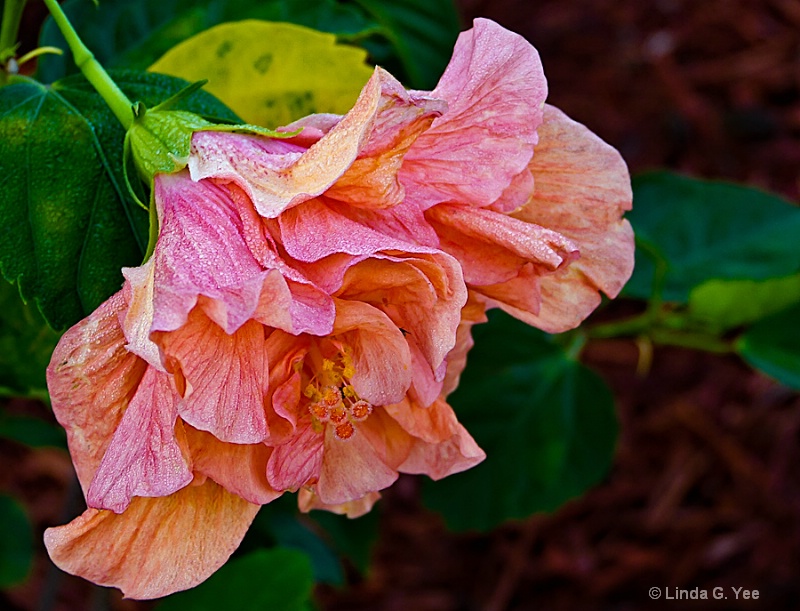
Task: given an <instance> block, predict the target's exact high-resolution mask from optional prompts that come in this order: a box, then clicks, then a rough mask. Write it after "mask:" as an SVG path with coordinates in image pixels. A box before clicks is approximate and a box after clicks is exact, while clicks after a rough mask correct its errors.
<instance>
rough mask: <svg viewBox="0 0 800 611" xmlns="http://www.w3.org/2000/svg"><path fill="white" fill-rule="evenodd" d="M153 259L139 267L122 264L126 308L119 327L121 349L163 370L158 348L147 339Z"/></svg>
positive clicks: (152, 281) (149, 324) (150, 307)
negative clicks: (123, 339)
mask: <svg viewBox="0 0 800 611" xmlns="http://www.w3.org/2000/svg"><path fill="white" fill-rule="evenodd" d="M153 264H154V260H153V258H152V257H151V258H150V259H149V260H148V261H147V263H145V264H144V265H141V266H139V267H123V268H122V275H123V276H124V277H125V283H124V284H123V285H122V292H123V294H124V295H125V301H126V302H127V303H128V309H127V310H126V311H125V312H124V317H123V318H122V329H123V331H124V332H125V339H127V340H128V343H127V344H126V345H125V348H127V349H128V351H129V352H132V353H133V354H135V355H137V356H139V357H141V358H143V359H144V360H145V361H147V363H148V364H149V365H150V366H152V367H155V368H156V369H158V370H159V371H166V368H165V367H164V363H163V360H162V355H161V350H159V348H158V346H157V345H156V344H155V343H153V340H151V339H150V329H151V327H152V326H153V315H154V312H153V287H154V278H155V276H154V272H155V266H154V265H153Z"/></svg>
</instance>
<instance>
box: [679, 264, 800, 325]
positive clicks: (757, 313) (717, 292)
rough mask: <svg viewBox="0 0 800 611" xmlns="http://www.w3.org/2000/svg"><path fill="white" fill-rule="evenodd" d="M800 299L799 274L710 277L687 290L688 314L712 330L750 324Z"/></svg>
mask: <svg viewBox="0 0 800 611" xmlns="http://www.w3.org/2000/svg"><path fill="white" fill-rule="evenodd" d="M797 302H800V274H795V275H794V276H787V277H786V278H775V279H772V280H761V281H756V280H709V281H707V282H704V283H703V284H701V285H700V286H698V287H696V288H694V289H692V292H691V293H689V314H690V315H691V317H692V318H694V319H695V320H697V321H700V322H702V323H703V324H704V325H706V326H707V327H710V328H714V329H720V330H725V329H731V328H733V327H739V326H742V325H746V324H750V323H753V322H756V321H758V320H761V319H762V318H766V317H767V316H769V315H771V314H775V313H776V312H780V311H781V310H783V309H785V308H787V307H789V306H790V305H792V304H794V303H797Z"/></svg>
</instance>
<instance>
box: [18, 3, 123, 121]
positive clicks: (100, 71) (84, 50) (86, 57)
mask: <svg viewBox="0 0 800 611" xmlns="http://www.w3.org/2000/svg"><path fill="white" fill-rule="evenodd" d="M44 3H45V4H46V5H47V9H48V10H49V11H50V14H51V15H52V16H53V19H54V20H55V22H56V25H57V26H58V29H59V30H61V33H62V34H63V35H64V39H65V40H66V41H67V44H68V45H69V48H70V50H71V51H72V55H73V57H74V58H75V65H76V66H78V69H79V70H80V71H81V73H83V75H84V76H85V77H86V79H87V80H88V81H89V82H90V83H91V84H92V86H93V87H94V88H95V90H96V91H97V93H99V94H100V97H102V98H103V100H104V101H105V103H106V104H108V107H109V108H110V109H111V111H112V112H113V113H114V116H116V117H117V119H118V120H119V122H120V123H122V126H123V127H124V128H125V129H126V130H127V129H129V128H130V127H131V125H133V119H134V116H133V104H132V103H131V101H130V100H129V99H128V97H127V96H126V95H125V94H124V93H123V92H122V90H121V89H120V88H119V87H118V86H117V84H116V83H115V82H114V81H113V80H112V79H111V77H110V76H109V75H108V73H107V72H106V71H105V69H104V68H103V67H102V66H101V65H100V62H98V61H97V60H96V59H95V57H94V55H93V54H92V52H91V51H89V49H88V47H87V46H86V45H85V44H83V41H82V40H81V39H80V37H79V36H78V33H77V32H76V31H75V28H73V27H72V24H71V23H70V22H69V19H67V16H66V15H65V14H64V11H63V10H62V9H61V6H59V4H58V2H57V0H44ZM4 23H5V21H4Z"/></svg>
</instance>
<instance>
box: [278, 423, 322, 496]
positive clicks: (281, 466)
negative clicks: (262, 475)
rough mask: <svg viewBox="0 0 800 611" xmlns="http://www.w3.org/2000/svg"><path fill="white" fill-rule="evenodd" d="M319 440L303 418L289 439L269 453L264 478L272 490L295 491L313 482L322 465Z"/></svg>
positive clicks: (319, 436) (320, 437)
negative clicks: (265, 476)
mask: <svg viewBox="0 0 800 611" xmlns="http://www.w3.org/2000/svg"><path fill="white" fill-rule="evenodd" d="M322 455H323V437H322V435H320V434H319V433H317V432H314V431H313V430H312V428H311V421H310V420H309V419H308V418H305V419H304V420H303V421H302V423H300V424H298V427H297V432H296V434H295V435H294V437H292V439H291V440H290V441H289V442H288V443H285V444H283V445H279V446H277V447H275V448H274V449H273V450H272V454H271V455H270V457H269V461H268V462H267V479H268V480H269V483H270V484H271V485H272V486H273V487H274V488H275V489H276V490H291V491H295V490H298V489H299V488H301V487H302V486H306V485H308V484H310V483H314V482H316V481H317V478H318V477H319V473H320V467H321V465H322Z"/></svg>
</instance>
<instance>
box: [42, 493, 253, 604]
mask: <svg viewBox="0 0 800 611" xmlns="http://www.w3.org/2000/svg"><path fill="white" fill-rule="evenodd" d="M258 509H259V506H258V505H254V504H252V503H248V502H247V501H245V500H244V499H242V498H240V497H238V496H236V495H234V494H231V493H230V492H228V491H226V490H225V489H224V488H222V487H221V486H219V485H218V484H215V483H214V482H212V481H211V480H206V481H205V483H203V484H201V485H199V486H189V487H187V488H183V489H182V490H179V491H178V492H176V493H174V494H172V495H170V496H168V497H161V498H154V499H149V498H135V499H133V501H132V502H131V504H130V505H129V506H128V508H127V509H126V510H125V512H124V513H122V514H115V513H113V512H111V511H107V510H97V509H87V510H86V511H85V512H84V513H83V514H82V515H81V516H79V517H77V518H75V519H74V520H73V521H72V522H70V523H69V524H66V525H64V526H59V527H56V528H48V529H47V530H46V531H45V534H44V542H45V546H46V547H47V551H48V553H49V554H50V558H52V560H53V562H54V563H55V564H56V565H57V566H58V567H59V568H61V569H62V570H64V571H66V572H67V573H71V574H73V575H78V576H80V577H83V578H84V579H88V580H89V581H92V582H94V583H96V584H99V585H102V586H111V587H116V588H119V589H121V590H122V592H123V594H124V595H125V596H126V597H129V598H136V599H149V598H158V597H161V596H166V595H168V594H172V593H173V592H177V591H179V590H186V589H188V588H191V587H194V586H196V585H197V584H199V583H200V582H202V581H204V580H205V579H207V578H208V577H209V576H210V575H211V574H212V573H213V572H214V571H216V570H217V569H218V568H219V567H220V566H222V565H223V564H224V563H225V561H226V560H227V559H228V557H229V556H230V555H231V554H232V553H233V551H234V550H235V549H236V548H237V547H238V546H239V543H240V542H241V540H242V537H244V534H245V532H246V531H247V528H248V527H249V526H250V523H251V522H252V521H253V518H254V517H255V515H256V513H257V512H258Z"/></svg>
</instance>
